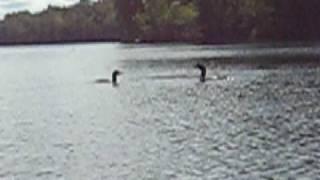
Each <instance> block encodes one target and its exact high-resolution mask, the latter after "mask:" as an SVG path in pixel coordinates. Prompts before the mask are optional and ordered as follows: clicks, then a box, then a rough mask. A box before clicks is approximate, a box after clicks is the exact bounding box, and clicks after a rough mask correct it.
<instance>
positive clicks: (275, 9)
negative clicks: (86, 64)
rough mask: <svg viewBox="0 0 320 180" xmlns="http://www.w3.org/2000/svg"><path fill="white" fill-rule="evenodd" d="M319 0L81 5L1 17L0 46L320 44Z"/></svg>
mask: <svg viewBox="0 0 320 180" xmlns="http://www.w3.org/2000/svg"><path fill="white" fill-rule="evenodd" d="M319 9H320V1H318V0H308V1H302V0H100V1H98V2H91V1H90V0H80V2H79V3H78V4H76V5H74V6H72V7H64V8H62V7H53V6H49V7H48V8H47V9H46V10H45V11H43V12H40V13H37V14H31V13H29V12H27V11H25V12H19V13H14V14H9V15H6V16H5V18H4V20H3V21H0V43H1V44H12V43H50V42H68V41H70V42H74V41H105V40H115V41H135V42H137V41H148V42H158V41H189V42H196V43H235V42H261V41H263V42H265V41H305V40H308V41H311V40H312V41H317V40H320V33H319V32H320V24H319V23H320V22H319V20H320V11H319Z"/></svg>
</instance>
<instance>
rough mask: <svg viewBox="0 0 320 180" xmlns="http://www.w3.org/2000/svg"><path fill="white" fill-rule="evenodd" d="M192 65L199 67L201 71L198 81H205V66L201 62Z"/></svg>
mask: <svg viewBox="0 0 320 180" xmlns="http://www.w3.org/2000/svg"><path fill="white" fill-rule="evenodd" d="M194 67H195V68H198V69H200V71H201V75H200V82H205V81H206V75H207V68H206V67H205V66H204V65H203V64H200V63H198V64H196V65H195V66H194Z"/></svg>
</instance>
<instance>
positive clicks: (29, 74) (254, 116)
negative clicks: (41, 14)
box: [0, 44, 320, 179]
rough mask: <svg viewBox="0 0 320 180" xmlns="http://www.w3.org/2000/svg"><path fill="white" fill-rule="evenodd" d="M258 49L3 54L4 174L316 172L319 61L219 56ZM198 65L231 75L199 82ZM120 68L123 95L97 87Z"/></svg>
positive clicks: (0, 155) (0, 121)
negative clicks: (290, 61)
mask: <svg viewBox="0 0 320 180" xmlns="http://www.w3.org/2000/svg"><path fill="white" fill-rule="evenodd" d="M224 48H225V49H226V50H224ZM241 49H242V50H241ZM244 49H245V50H244ZM254 50H255V49H252V50H250V49H248V48H247V47H245V46H244V47H241V46H236V47H235V49H232V48H231V47H222V49H220V50H219V49H217V48H216V47H210V46H188V45H175V46H172V45H158V46H149V45H144V46H142V47H141V46H138V47H136V46H132V45H130V46H126V47H124V46H123V45H119V44H94V45H92V44H91V45H70V46H65V47H63V48H62V47H60V46H38V47H21V48H20V47H15V48H9V49H6V48H4V49H0V54H1V55H3V56H4V57H6V58H5V59H1V60H0V77H4V78H0V92H1V95H0V96H1V98H0V137H1V138H0V139H1V140H0V159H1V162H2V164H1V165H0V179H1V178H12V177H13V178H15V179H276V178H283V179H289V178H300V177H307V178H311V179H312V178H316V177H318V176H319V171H318V169H319V164H320V162H319V155H320V152H319V149H320V148H319V143H318V137H319V135H320V131H319V129H320V121H319V117H320V108H319V107H320V106H319V101H318V99H319V98H320V97H319V91H320V90H319V88H320V80H319V78H318V77H319V75H320V69H319V66H318V64H319V63H317V61H316V60H314V59H312V61H308V64H307V65H306V64H301V63H297V64H293V65H292V64H291V65H289V64H287V62H288V61H289V60H291V58H289V59H288V57H286V58H283V59H285V61H281V63H275V64H274V63H270V61H268V62H269V63H262V66H260V65H261V63H258V64H257V63H251V62H250V63H248V62H249V61H245V62H246V63H243V61H240V60H242V59H241V58H240V59H237V58H235V59H236V60H237V63H230V61H231V60H230V61H229V60H228V59H224V58H222V59H220V61H217V60H216V59H215V58H216V55H218V56H219V53H220V55H221V54H223V53H229V54H228V56H229V55H230V54H232V52H234V53H235V54H238V53H240V52H239V51H241V52H242V51H244V52H243V54H246V53H248V54H250V53H249V52H250V51H251V53H252V51H254ZM222 51H223V52H222ZM275 51H278V50H276V49H275ZM279 51H282V50H281V49H280V50H279ZM291 51H292V53H291V54H293V56H294V54H295V53H296V52H297V49H295V48H293V49H291ZM299 51H300V52H305V51H306V52H308V53H307V54H313V55H316V54H317V53H318V48H317V47H316V46H315V47H311V49H310V48H309V49H308V50H305V49H303V48H302V49H300V50H298V52H299ZM310 51H312V52H310ZM240 54H241V53H240ZM253 54H254V52H253ZM302 54H303V53H302ZM259 56H260V55H259ZM300 57H301V56H300ZM300 57H299V58H300ZM208 59H210V60H208ZM266 59H268V58H266ZM283 59H282V60H283ZM295 59H297V58H295ZM244 60H246V59H244ZM258 60H259V62H266V61H267V60H265V59H264V58H260V57H259V58H258ZM272 60H274V61H276V60H275V59H272ZM232 61H234V59H232ZM239 61H240V62H239ZM198 62H200V63H204V64H205V65H206V66H207V68H208V77H211V78H214V77H217V76H226V77H230V79H229V78H228V79H221V80H211V81H208V82H206V83H199V79H198V78H199V72H198V71H197V70H196V69H194V67H193V65H194V64H195V63H198ZM252 62H255V61H252ZM277 62H280V61H277ZM114 69H122V70H123V71H125V75H124V76H123V77H121V82H120V84H119V86H118V87H117V88H114V87H112V86H111V84H94V83H92V82H93V81H95V80H96V79H97V78H99V77H104V76H105V74H107V75H108V74H111V73H112V70H114Z"/></svg>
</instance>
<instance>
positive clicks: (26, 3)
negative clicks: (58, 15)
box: [0, 0, 80, 19]
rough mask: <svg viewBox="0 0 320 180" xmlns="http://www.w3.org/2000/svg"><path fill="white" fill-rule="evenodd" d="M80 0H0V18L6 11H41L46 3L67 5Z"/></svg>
mask: <svg viewBox="0 0 320 180" xmlns="http://www.w3.org/2000/svg"><path fill="white" fill-rule="evenodd" d="M79 1H80V0H0V19H3V17H4V15H5V14H6V13H10V12H17V11H21V10H29V11H31V12H37V11H41V10H43V9H45V8H47V7H48V5H49V4H50V5H58V6H68V5H72V4H75V3H77V2H79Z"/></svg>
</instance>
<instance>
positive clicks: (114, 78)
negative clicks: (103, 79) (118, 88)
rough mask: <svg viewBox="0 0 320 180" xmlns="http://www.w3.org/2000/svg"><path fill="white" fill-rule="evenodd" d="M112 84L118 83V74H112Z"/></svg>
mask: <svg viewBox="0 0 320 180" xmlns="http://www.w3.org/2000/svg"><path fill="white" fill-rule="evenodd" d="M112 83H114V84H116V83H117V74H116V73H113V74H112Z"/></svg>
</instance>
